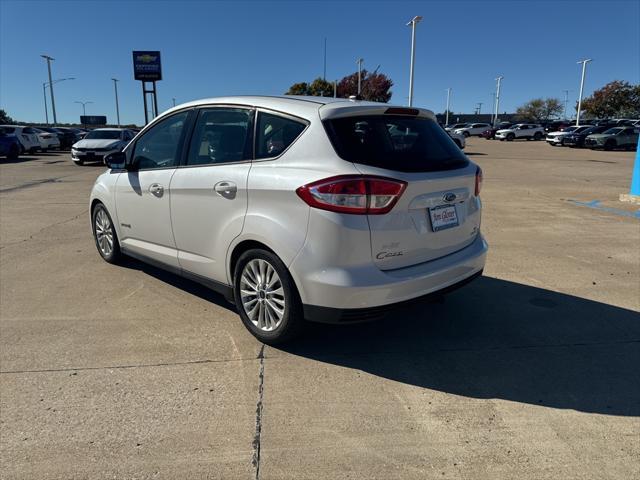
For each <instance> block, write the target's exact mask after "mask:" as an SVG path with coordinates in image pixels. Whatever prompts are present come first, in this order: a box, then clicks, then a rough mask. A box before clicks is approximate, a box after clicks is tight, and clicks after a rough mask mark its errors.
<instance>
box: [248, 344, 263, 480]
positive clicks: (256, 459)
mask: <svg viewBox="0 0 640 480" xmlns="http://www.w3.org/2000/svg"><path fill="white" fill-rule="evenodd" d="M265 346H266V345H265V344H262V348H261V349H260V353H259V354H258V360H260V370H259V373H258V379H259V383H258V402H257V403H256V433H255V435H254V437H253V459H252V462H251V463H252V464H253V466H254V467H255V469H256V477H255V478H256V480H260V448H261V442H262V409H263V402H262V400H263V398H264V358H265V357H264V348H265Z"/></svg>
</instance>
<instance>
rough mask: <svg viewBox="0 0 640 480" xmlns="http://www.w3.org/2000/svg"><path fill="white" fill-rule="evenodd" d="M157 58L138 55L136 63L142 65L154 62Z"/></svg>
mask: <svg viewBox="0 0 640 480" xmlns="http://www.w3.org/2000/svg"><path fill="white" fill-rule="evenodd" d="M157 58H158V57H157V56H156V55H138V61H140V62H142V63H151V62H155V61H156V59H157Z"/></svg>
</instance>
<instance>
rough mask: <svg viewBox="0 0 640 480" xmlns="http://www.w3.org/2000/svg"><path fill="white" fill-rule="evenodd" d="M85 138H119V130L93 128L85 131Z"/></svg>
mask: <svg viewBox="0 0 640 480" xmlns="http://www.w3.org/2000/svg"><path fill="white" fill-rule="evenodd" d="M84 138H85V140H120V131H119V130H93V131H91V132H89V133H87V136H86V137H84Z"/></svg>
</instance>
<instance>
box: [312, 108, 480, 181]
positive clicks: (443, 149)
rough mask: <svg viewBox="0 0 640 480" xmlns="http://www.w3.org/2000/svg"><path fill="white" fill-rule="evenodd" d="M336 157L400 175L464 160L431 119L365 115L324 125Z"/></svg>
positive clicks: (460, 163) (458, 164)
mask: <svg viewBox="0 0 640 480" xmlns="http://www.w3.org/2000/svg"><path fill="white" fill-rule="evenodd" d="M324 124H325V127H326V129H327V133H328V135H329V138H330V139H331V143H332V144H333V147H334V148H335V150H336V152H337V153H338V155H339V156H340V157H341V158H342V159H344V160H347V161H349V162H354V163H360V164H363V165H369V166H372V167H379V168H384V169H387V170H396V171H400V172H432V171H438V170H452V169H456V168H462V167H465V166H467V165H468V164H469V161H468V160H467V157H465V155H464V154H463V153H462V152H461V151H460V149H459V148H458V146H457V145H456V144H455V143H454V142H453V140H452V139H451V138H450V137H449V135H447V133H446V132H445V131H444V130H443V129H442V128H441V127H440V126H439V125H438V124H437V123H436V122H434V121H433V120H430V119H427V118H422V117H407V116H403V115H367V116H355V117H345V118H337V119H333V120H326V121H325V122H324Z"/></svg>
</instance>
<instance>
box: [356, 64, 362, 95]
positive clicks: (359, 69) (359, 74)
mask: <svg viewBox="0 0 640 480" xmlns="http://www.w3.org/2000/svg"><path fill="white" fill-rule="evenodd" d="M362 62H364V59H363V58H359V59H358V60H356V63H357V64H358V95H360V92H362Z"/></svg>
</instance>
